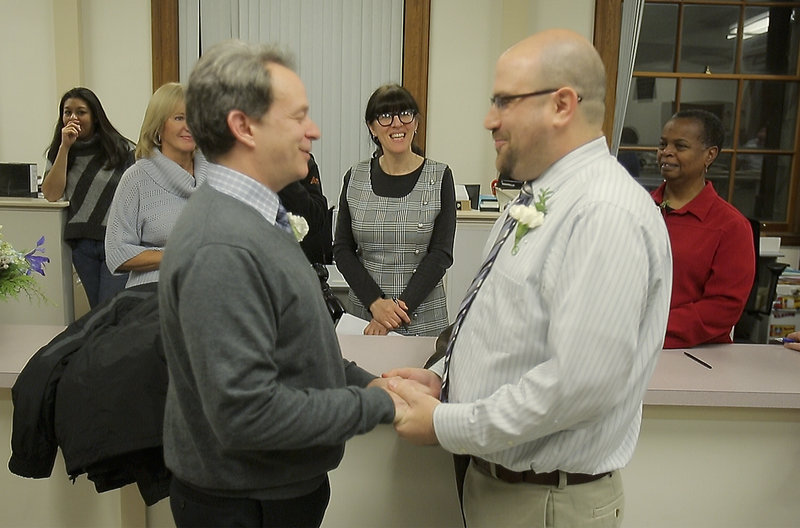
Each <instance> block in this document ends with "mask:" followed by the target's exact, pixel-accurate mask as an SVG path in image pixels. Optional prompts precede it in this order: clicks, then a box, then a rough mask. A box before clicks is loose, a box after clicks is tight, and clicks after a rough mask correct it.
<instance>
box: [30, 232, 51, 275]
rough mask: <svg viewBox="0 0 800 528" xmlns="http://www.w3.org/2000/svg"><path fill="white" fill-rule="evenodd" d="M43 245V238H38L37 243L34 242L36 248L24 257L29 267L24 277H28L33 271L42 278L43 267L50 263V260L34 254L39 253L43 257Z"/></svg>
mask: <svg viewBox="0 0 800 528" xmlns="http://www.w3.org/2000/svg"><path fill="white" fill-rule="evenodd" d="M43 244H44V237H42V238H40V239H39V241H38V242H36V247H35V248H33V249H32V250H30V251H29V252H28V254H26V255H25V260H26V261H28V267H29V269H28V271H26V272H25V275H30V274H31V272H32V271H35V272H36V273H39V274H40V275H42V276H43V277H44V265H45V264H47V263H48V262H50V259H49V258H47V257H44V256H39V255H37V254H36V253H41V254H42V255H44V248H43V247H42V245H43Z"/></svg>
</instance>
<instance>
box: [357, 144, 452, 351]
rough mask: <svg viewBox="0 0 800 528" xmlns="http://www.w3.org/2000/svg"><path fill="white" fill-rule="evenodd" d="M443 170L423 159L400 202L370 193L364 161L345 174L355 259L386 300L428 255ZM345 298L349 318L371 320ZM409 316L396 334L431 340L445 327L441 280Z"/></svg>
mask: <svg viewBox="0 0 800 528" xmlns="http://www.w3.org/2000/svg"><path fill="white" fill-rule="evenodd" d="M446 167H447V166H446V165H444V164H443V163H438V162H435V161H432V160H428V159H426V160H425V163H424V165H423V167H422V173H421V174H420V176H419V180H417V184H416V185H415V186H414V188H413V189H412V190H411V192H410V193H409V194H408V195H406V196H403V197H402V198H392V197H386V196H378V195H377V194H375V192H374V191H373V190H372V184H371V182H370V162H369V160H366V161H362V162H360V163H358V164H357V165H356V166H354V167H353V168H352V169H351V172H350V183H349V185H348V187H347V203H348V204H349V206H350V215H351V217H352V230H353V236H354V237H355V240H356V244H357V245H358V257H359V260H360V261H361V263H362V265H363V266H364V268H365V269H366V270H367V272H369V274H370V276H371V277H372V278H373V280H375V282H376V283H377V284H378V286H380V287H381V289H382V290H383V292H384V294H385V295H386V296H387V297H398V296H400V294H401V293H402V292H403V289H404V288H405V286H406V284H408V281H409V280H410V279H411V276H412V275H413V274H414V272H415V271H416V269H417V266H418V265H419V263H420V262H421V261H422V259H423V257H425V255H426V254H427V252H428V244H429V243H430V239H431V234H432V233H433V224H434V221H435V220H436V216H437V215H438V214H439V210H440V209H441V189H442V176H443V174H444V170H445V168H446ZM348 298H349V300H350V304H351V306H350V307H349V311H350V313H352V314H353V315H355V316H357V317H361V318H362V319H366V320H370V319H372V315H371V314H370V312H369V310H367V309H366V308H365V307H364V306H363V305H362V304H361V301H359V300H358V298H357V297H356V296H355V294H354V293H353V291H352V290H351V291H350V292H349V295H348ZM409 315H410V316H411V324H409V325H408V326H407V327H405V328H403V327H401V328H400V329H398V330H397V332H399V333H402V334H406V335H428V336H437V335H439V333H440V332H441V331H442V330H444V329H445V327H447V324H448V321H447V302H446V299H445V292H444V282H443V280H440V281H439V282H438V284H437V285H436V287H435V288H434V289H433V291H431V292H430V293H429V294H428V296H427V297H426V298H425V300H424V301H422V303H421V304H420V305H419V306H418V307H417V309H416V310H414V311H413V312H412V313H410V314H409Z"/></svg>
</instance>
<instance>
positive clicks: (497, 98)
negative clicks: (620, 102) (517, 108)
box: [489, 88, 583, 110]
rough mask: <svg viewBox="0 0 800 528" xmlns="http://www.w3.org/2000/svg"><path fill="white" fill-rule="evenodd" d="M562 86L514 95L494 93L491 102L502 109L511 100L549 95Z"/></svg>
mask: <svg viewBox="0 0 800 528" xmlns="http://www.w3.org/2000/svg"><path fill="white" fill-rule="evenodd" d="M560 89H561V88H547V89H545V90H537V91H535V92H528V93H522V94H514V95H493V96H492V97H491V98H490V99H489V102H490V103H492V106H494V107H495V108H497V109H498V110H502V109H504V108H505V107H507V106H508V103H510V102H511V101H515V100H517V99H525V98H527V97H537V96H539V95H548V94H551V93H556V92H557V91H559V90H560ZM581 101H583V97H581V96H580V95H579V96H578V102H579V103H580V102H581Z"/></svg>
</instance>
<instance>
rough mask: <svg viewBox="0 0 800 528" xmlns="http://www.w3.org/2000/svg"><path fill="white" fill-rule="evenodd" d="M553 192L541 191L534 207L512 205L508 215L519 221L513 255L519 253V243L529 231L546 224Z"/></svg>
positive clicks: (512, 249)
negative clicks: (548, 201) (548, 206)
mask: <svg viewBox="0 0 800 528" xmlns="http://www.w3.org/2000/svg"><path fill="white" fill-rule="evenodd" d="M552 195H553V192H552V191H550V189H542V190H541V191H539V198H538V199H537V200H536V201H535V202H534V203H533V205H519V204H518V205H512V206H511V207H510V208H509V210H508V214H509V215H510V216H511V218H513V219H514V220H516V221H517V230H516V232H515V233H514V247H512V248H511V254H512V255H516V254H517V253H518V252H519V242H520V240H522V237H524V236H525V235H526V234H527V233H528V231H530V230H531V229H534V228H536V227H539V226H540V225H542V224H543V223H544V217H545V216H546V215H547V200H548V198H550V196H552Z"/></svg>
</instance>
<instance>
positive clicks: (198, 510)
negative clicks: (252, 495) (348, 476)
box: [169, 477, 331, 528]
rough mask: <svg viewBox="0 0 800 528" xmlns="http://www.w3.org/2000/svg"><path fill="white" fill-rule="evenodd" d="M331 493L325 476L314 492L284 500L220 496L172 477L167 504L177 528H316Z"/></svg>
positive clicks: (320, 521) (320, 522)
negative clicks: (214, 527) (222, 527)
mask: <svg viewBox="0 0 800 528" xmlns="http://www.w3.org/2000/svg"><path fill="white" fill-rule="evenodd" d="M330 496H331V487H330V483H329V482H328V478H327V477H325V482H323V483H322V485H321V486H320V487H319V488H317V489H316V490H315V491H313V492H311V493H309V494H308V495H304V496H302V497H296V498H293V499H284V500H255V499H244V498H242V499H235V498H230V497H219V496H216V495H209V494H207V493H203V492H202V491H200V490H198V489H197V488H193V487H189V486H187V485H186V484H184V483H182V482H181V481H179V480H178V479H177V478H175V477H172V484H171V485H170V488H169V505H170V508H171V509H172V518H173V519H175V526H177V527H178V528H200V527H206V528H210V527H212V526H225V527H228V526H230V527H242V528H244V527H248V528H286V527H297V528H317V527H319V525H320V524H322V518H323V517H324V515H325V509H326V508H327V507H328V500H329V499H330Z"/></svg>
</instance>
